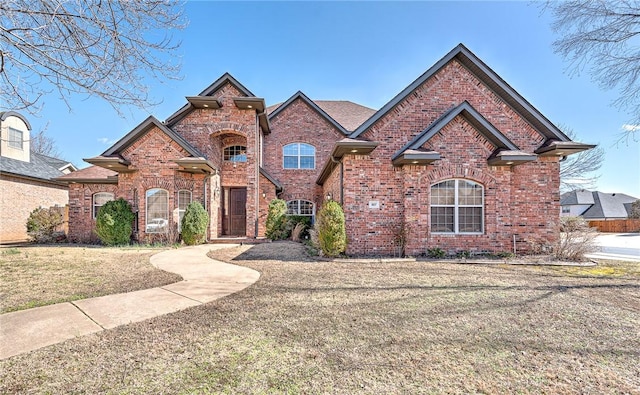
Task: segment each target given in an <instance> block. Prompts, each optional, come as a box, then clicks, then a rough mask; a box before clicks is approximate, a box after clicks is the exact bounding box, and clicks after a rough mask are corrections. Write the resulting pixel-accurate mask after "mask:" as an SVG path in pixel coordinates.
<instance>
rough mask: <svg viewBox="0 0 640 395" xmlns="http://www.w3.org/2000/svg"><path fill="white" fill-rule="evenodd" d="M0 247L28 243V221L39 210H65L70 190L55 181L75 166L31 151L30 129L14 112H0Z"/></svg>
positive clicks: (26, 122)
mask: <svg viewBox="0 0 640 395" xmlns="http://www.w3.org/2000/svg"><path fill="white" fill-rule="evenodd" d="M0 131H1V136H2V140H1V143H0V243H9V242H19V241H25V240H27V239H28V238H29V237H28V235H27V228H26V224H27V219H28V218H29V214H30V213H31V212H32V211H33V210H34V209H36V208H38V207H46V208H48V207H53V206H60V207H63V206H65V205H66V204H67V203H68V201H69V193H68V186H67V184H65V183H62V182H60V181H55V180H54V179H55V178H57V177H60V176H63V175H65V174H69V173H71V172H73V171H75V170H76V168H75V167H74V166H73V164H71V163H69V162H67V161H64V160H61V159H57V158H51V157H49V156H45V155H41V154H38V153H35V152H32V151H31V143H30V138H31V126H30V125H29V122H28V121H27V119H26V118H25V117H24V116H22V115H21V114H19V113H17V112H14V111H7V112H0Z"/></svg>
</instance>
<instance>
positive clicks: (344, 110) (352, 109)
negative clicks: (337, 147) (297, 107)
mask: <svg viewBox="0 0 640 395" xmlns="http://www.w3.org/2000/svg"><path fill="white" fill-rule="evenodd" d="M312 101H313V102H314V103H315V104H316V105H317V106H318V107H320V108H321V109H322V110H323V111H324V112H325V113H327V114H328V115H329V116H330V117H331V118H333V119H334V120H335V121H336V122H338V123H339V124H340V125H342V127H344V128H345V129H346V130H347V131H348V132H352V131H354V130H355V129H356V128H357V127H358V126H360V125H361V124H362V122H364V121H366V120H367V119H369V117H371V115H373V114H374V113H375V112H376V110H374V109H372V108H369V107H365V106H363V105H360V104H358V103H354V102H352V101H348V100H312ZM282 104H284V103H278V104H274V105H271V106H269V107H267V109H266V112H267V114H271V113H272V112H273V111H275V110H277V109H278V107H280V106H281V105H282Z"/></svg>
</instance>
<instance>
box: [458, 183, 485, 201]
mask: <svg viewBox="0 0 640 395" xmlns="http://www.w3.org/2000/svg"><path fill="white" fill-rule="evenodd" d="M458 204H461V205H467V206H480V205H482V186H481V185H479V184H476V183H472V182H468V181H464V180H459V181H458Z"/></svg>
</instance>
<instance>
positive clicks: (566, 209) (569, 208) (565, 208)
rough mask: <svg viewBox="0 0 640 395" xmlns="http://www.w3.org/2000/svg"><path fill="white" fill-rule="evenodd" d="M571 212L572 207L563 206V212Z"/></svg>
mask: <svg viewBox="0 0 640 395" xmlns="http://www.w3.org/2000/svg"><path fill="white" fill-rule="evenodd" d="M570 212H571V207H569V206H562V214H569V213H570Z"/></svg>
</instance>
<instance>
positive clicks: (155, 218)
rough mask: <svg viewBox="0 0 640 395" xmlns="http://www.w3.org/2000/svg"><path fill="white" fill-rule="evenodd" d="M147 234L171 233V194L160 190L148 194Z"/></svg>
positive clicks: (150, 190) (156, 189)
mask: <svg viewBox="0 0 640 395" xmlns="http://www.w3.org/2000/svg"><path fill="white" fill-rule="evenodd" d="M145 208H146V218H145V224H146V227H145V232H146V233H167V232H168V231H169V192H167V191H166V190H164V189H160V188H153V189H149V190H147V193H146V204H145Z"/></svg>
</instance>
